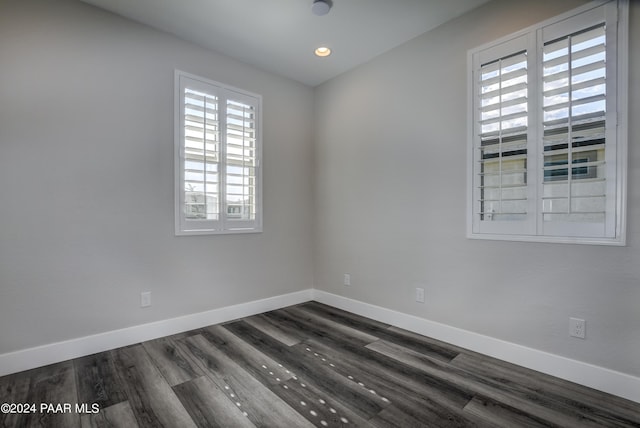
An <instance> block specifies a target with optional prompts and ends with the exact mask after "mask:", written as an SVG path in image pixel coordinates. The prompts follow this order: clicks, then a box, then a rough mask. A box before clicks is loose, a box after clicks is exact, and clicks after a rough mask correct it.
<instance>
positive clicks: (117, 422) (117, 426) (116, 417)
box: [80, 401, 138, 428]
mask: <svg viewBox="0 0 640 428" xmlns="http://www.w3.org/2000/svg"><path fill="white" fill-rule="evenodd" d="M80 421H81V423H82V428H138V422H137V421H136V417H135V415H134V414H133V410H132V409H131V405H129V402H128V401H122V402H120V403H118V404H114V405H112V406H109V407H106V408H100V412H98V413H96V414H85V415H82V416H81V417H80Z"/></svg>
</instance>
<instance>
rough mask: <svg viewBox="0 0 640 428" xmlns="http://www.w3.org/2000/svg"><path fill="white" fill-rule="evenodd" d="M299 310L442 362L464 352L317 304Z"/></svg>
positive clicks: (312, 303)
mask: <svg viewBox="0 0 640 428" xmlns="http://www.w3.org/2000/svg"><path fill="white" fill-rule="evenodd" d="M297 308H300V309H303V310H305V311H310V312H313V313H316V314H317V315H320V316H322V317H325V318H327V319H330V320H332V321H334V322H337V323H339V324H344V325H347V326H349V327H351V328H353V329H356V330H359V331H361V332H363V333H367V334H370V335H371V336H375V337H377V338H379V339H383V340H386V341H387V342H391V343H397V344H398V345H402V346H404V347H405V348H409V349H413V350H414V351H417V352H421V353H423V354H427V355H430V356H432V357H433V358H437V359H440V360H442V361H451V360H452V359H453V358H455V357H456V356H457V355H458V354H459V353H460V352H461V351H463V349H462V348H458V347H455V346H452V345H450V344H447V343H444V342H441V341H438V340H435V339H431V338H428V337H425V336H421V335H419V334H416V333H412V332H409V331H406V330H402V329H400V328H397V327H392V326H389V325H388V324H383V323H379V322H377V321H372V320H369V319H367V318H364V317H362V316H359V315H355V314H350V313H348V312H346V311H342V310H340V309H336V308H332V307H330V306H327V305H322V304H320V303H317V302H308V303H304V304H301V305H299V306H297Z"/></svg>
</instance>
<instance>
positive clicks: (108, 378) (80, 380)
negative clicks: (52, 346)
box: [73, 352, 127, 409]
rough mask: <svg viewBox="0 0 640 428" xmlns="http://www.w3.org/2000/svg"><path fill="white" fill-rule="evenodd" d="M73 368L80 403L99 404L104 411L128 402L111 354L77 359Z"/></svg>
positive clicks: (105, 353) (106, 353)
mask: <svg viewBox="0 0 640 428" xmlns="http://www.w3.org/2000/svg"><path fill="white" fill-rule="evenodd" d="M73 366H74V369H75V371H76V383H77V388H78V401H79V402H80V403H97V404H98V405H99V406H100V408H101V409H104V408H107V407H110V406H112V405H114V404H118V403H120V402H123V401H126V400H127V395H126V394H125V392H124V387H123V385H122V382H121V381H120V378H119V377H118V375H117V373H116V369H115V365H114V362H113V356H112V354H111V353H110V352H101V353H99V354H93V355H89V356H86V357H81V358H77V359H75V360H74V361H73Z"/></svg>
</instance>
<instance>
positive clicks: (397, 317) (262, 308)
mask: <svg viewBox="0 0 640 428" xmlns="http://www.w3.org/2000/svg"><path fill="white" fill-rule="evenodd" d="M309 300H316V301H318V302H320V303H324V304H327V305H330V306H333V307H336V308H339V309H343V310H346V311H349V312H353V313H355V314H358V315H362V316H365V317H368V318H372V319H374V320H377V321H380V322H384V323H387V324H391V325H394V326H396V327H400V328H403V329H405V330H409V331H413V332H415V333H419V334H422V335H425V336H429V337H432V338H434V339H438V340H442V341H443V342H447V343H451V344H452V345H456V346H460V347H462V348H466V349H469V350H472V351H475V352H479V353H481V354H484V355H488V356H491V357H494V358H498V359H500V360H503V361H507V362H510V363H513V364H517V365H519V366H522V367H527V368H530V369H533V370H537V371H539V372H542V373H546V374H549V375H552V376H556V377H559V378H561V379H566V380H569V381H571V382H575V383H578V384H581V385H585V386H588V387H591V388H594V389H598V390H600V391H604V392H607V393H610V394H613V395H617V396H619V397H622V398H626V399H628V400H632V401H635V402H638V403H640V378H637V377H634V376H631V375H628V374H624V373H620V372H616V371H613V370H609V369H606V368H604V367H599V366H595V365H592V364H587V363H583V362H581V361H577V360H572V359H569V358H566V357H561V356H559V355H554V354H550V353H547V352H543V351H539V350H536V349H532V348H527V347H525V346H521V345H517V344H514V343H510V342H505V341H503V340H499V339H495V338H492V337H489V336H483V335H481V334H478V333H473V332H470V331H467V330H462V329H459V328H456V327H451V326H448V325H445V324H440V323H437V322H434V321H429V320H426V319H424V318H419V317H416V316H413V315H407V314H404V313H401V312H397V311H393V310H390V309H386V308H383V307H380V306H375V305H371V304H369V303H364V302H360V301H357V300H353V299H349V298H346V297H342V296H338V295H336V294H331V293H327V292H325V291H322V290H314V289H307V290H303V291H298V292H295V293H289V294H283V295H280V296H275V297H270V298H267V299H262V300H255V301H252V302H247V303H241V304H237V305H233V306H227V307H224V308H219V309H213V310H210V311H206V312H200V313H197V314H191V315H185V316H182V317H177V318H171V319H168V320H161V321H157V322H153V323H149V324H142V325H137V326H133V327H128V328H124V329H120V330H113V331H109V332H106V333H101V334H96V335H92V336H86V337H81V338H78V339H72V340H67V341H64V342H57V343H52V344H48V345H43V346H38V347H35V348H29V349H24V350H20V351H16V352H10V353H6V354H0V376H4V375H7V374H11V373H17V372H21V371H24V370H29V369H33V368H36V367H41V366H45V365H48V364H53V363H58V362H61V361H66V360H70V359H73V358H78V357H83V356H86V355H91V354H95V353H97V352H103V351H107V350H110V349H115V348H119V347H122V346H127V345H132V344H135V343H140V342H144V341H146V340H153V339H157V338H159V337H164V336H169V335H171V334H176V333H181V332H183V331H188V330H193V329H196V328H201V327H206V326H209V325H213V324H219V323H223V322H227V321H231V320H234V319H237V318H242V317H247V316H251V315H255V314H259V313H262V312H267V311H271V310H275V309H280V308H283V307H286V306H291V305H296V304H299V303H304V302H307V301H309Z"/></svg>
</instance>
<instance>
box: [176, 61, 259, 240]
mask: <svg viewBox="0 0 640 428" xmlns="http://www.w3.org/2000/svg"><path fill="white" fill-rule="evenodd" d="M174 76H175V77H174V185H175V187H174V207H175V212H174V219H175V235H176V236H188V235H223V234H244V233H260V232H262V217H263V209H262V195H263V192H262V96H261V95H258V94H254V93H251V92H248V91H245V90H242V89H238V88H235V87H232V86H229V85H225V84H223V83H220V82H216V81H214V80H210V79H207V78H204V77H200V76H196V75H194V74H190V73H186V72H184V71H180V70H175V73H174ZM183 78H186V79H189V80H195V81H198V82H201V83H203V84H204V85H211V86H214V87H216V88H218V89H219V90H220V92H221V93H233V94H234V97H235V99H236V100H240V99H243V98H244V99H251V100H252V101H253V102H254V103H255V105H256V125H255V126H256V158H257V165H256V167H255V168H256V172H255V174H256V175H255V181H256V183H255V188H256V214H255V220H250V221H246V222H245V221H242V222H240V221H237V220H236V221H228V220H227V219H226V216H227V213H226V206H225V205H224V204H222V205H221V208H220V219H219V220H214V221H212V223H215V226H214V227H203V228H188V227H186V225H187V224H188V223H189V222H185V219H184V192H183V190H184V170H183V157H184V156H183V152H184V148H183V142H184V134H183V132H184V131H183V126H182V111H183V110H182V100H183V94H182V90H181V87H182V86H181V81H182V79H183ZM223 98H224V97H223ZM225 99H226V98H225ZM224 129H225V128H224V125H223V127H222V130H221V132H224ZM221 180H222V181H221V184H220V186H221V189H223V186H224V185H225V182H224V177H221ZM224 192H225V191H224V190H222V192H221V195H224Z"/></svg>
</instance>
